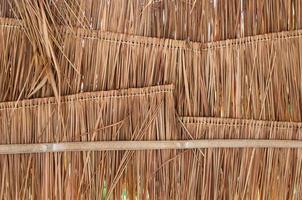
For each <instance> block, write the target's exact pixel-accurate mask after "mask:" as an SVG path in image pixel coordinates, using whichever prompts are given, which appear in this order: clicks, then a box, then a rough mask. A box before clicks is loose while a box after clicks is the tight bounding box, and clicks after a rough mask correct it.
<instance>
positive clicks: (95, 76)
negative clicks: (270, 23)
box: [2, 27, 302, 121]
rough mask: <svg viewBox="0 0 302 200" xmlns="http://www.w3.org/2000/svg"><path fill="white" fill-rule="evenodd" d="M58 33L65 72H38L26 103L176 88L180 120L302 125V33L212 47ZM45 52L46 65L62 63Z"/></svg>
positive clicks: (58, 56) (52, 69)
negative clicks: (230, 119)
mask: <svg viewBox="0 0 302 200" xmlns="http://www.w3.org/2000/svg"><path fill="white" fill-rule="evenodd" d="M2 31H4V32H6V31H9V30H8V28H7V27H6V28H3V30H2ZM58 32H59V33H61V34H59V36H58V38H59V40H60V41H62V43H61V44H60V45H58V46H57V47H56V50H55V52H56V65H58V66H59V67H60V72H59V73H58V71H57V69H56V65H55V64H53V65H52V67H50V69H49V70H48V71H47V73H46V72H44V71H43V73H41V69H42V68H49V65H47V66H45V65H46V64H44V65H43V64H41V65H42V66H41V67H42V68H41V67H40V68H41V69H37V70H36V71H33V70H32V71H31V73H33V74H32V75H31V77H33V79H31V80H32V81H34V83H31V84H28V83H26V84H24V85H26V86H25V87H26V88H27V87H29V88H27V89H26V90H25V91H26V92H24V95H23V97H31V96H36V97H39V96H40V95H41V94H43V95H44V96H46V95H47V96H51V95H54V92H51V90H53V91H56V90H58V89H57V88H59V89H60V94H61V95H68V94H74V93H77V92H89V91H98V90H110V89H120V88H128V87H143V86H152V85H158V84H167V83H174V84H175V86H176V90H175V91H176V95H175V99H176V102H177V111H178V112H179V114H180V115H189V116H215V117H233V118H253V119H272V120H285V121H287V120H291V121H299V120H301V115H300V113H301V112H300V110H301V107H300V105H301V97H302V94H301V90H300V89H299V88H300V87H301V83H302V81H301V66H300V63H301V59H302V57H301V55H300V53H299V52H300V51H301V50H300V48H301V45H302V42H301V41H302V40H301V35H302V34H301V31H293V32H282V33H278V34H269V35H261V36H254V37H247V38H243V39H238V40H230V41H222V42H214V43H207V44H201V43H187V42H184V41H176V40H161V39H156V38H146V37H139V36H130V35H120V34H114V33H104V32H99V31H89V30H86V29H73V30H69V29H65V28H64V27H61V28H60V29H59V30H58ZM63 33H64V34H63ZM9 41H10V40H9V39H8V40H5V42H6V43H9ZM37 52H38V53H36V54H37V57H36V60H38V61H37V62H38V63H45V62H46V61H47V62H46V63H49V62H50V63H53V62H54V61H52V60H47V59H45V57H46V56H45V55H44V54H43V51H41V52H40V53H39V51H37ZM26 59H30V58H28V57H26ZM32 60H33V58H32ZM45 60H46V61H45ZM4 61H5V60H4ZM2 66H4V67H5V66H7V63H3V65H2ZM35 66H37V65H35ZM289 66H290V67H289ZM17 67H18V66H17ZM45 71H46V70H45ZM12 72H14V71H12ZM38 72H39V73H38ZM48 73H50V75H51V76H48ZM15 76H16V75H14V74H13V75H12V76H10V79H11V80H10V82H11V86H10V87H11V88H15V87H16V86H15V85H14V84H15V83H14V81H15V78H14V77H15ZM49 77H54V78H53V79H51V78H49ZM6 80H7V77H5V78H4V79H3V81H5V82H7V81H6ZM18 81H20V80H19V79H18ZM21 85H22V84H21ZM29 85H31V86H29ZM19 88H20V86H19ZM54 89H56V90H54ZM12 94H13V93H12ZM14 98H16V95H15V96H14ZM14 98H13V97H10V98H9V97H8V98H6V99H5V100H15V99H14ZM293 111H297V112H293Z"/></svg>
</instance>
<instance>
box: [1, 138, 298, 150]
mask: <svg viewBox="0 0 302 200" xmlns="http://www.w3.org/2000/svg"><path fill="white" fill-rule="evenodd" d="M206 148H288V149H293V148H299V149H300V148H302V140H253V139H248V140H244V139H220V140H219V139H212V140H176V141H102V142H64V143H43V144H8V145H0V154H31V153H54V152H79V151H128V150H135V151H140V150H165V149H183V150H184V149H206Z"/></svg>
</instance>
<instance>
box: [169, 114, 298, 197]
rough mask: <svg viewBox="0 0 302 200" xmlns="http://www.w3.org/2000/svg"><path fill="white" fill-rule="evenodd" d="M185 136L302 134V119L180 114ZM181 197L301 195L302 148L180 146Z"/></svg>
mask: <svg viewBox="0 0 302 200" xmlns="http://www.w3.org/2000/svg"><path fill="white" fill-rule="evenodd" d="M180 122H181V125H182V128H183V131H182V134H183V136H182V137H183V138H185V139H237V138H240V139H283V140H284V139H290V140H301V139H302V124H301V123H288V122H276V121H257V120H240V119H223V118H192V117H191V118H186V117H185V118H181V119H180ZM174 162H175V163H179V164H180V166H179V167H180V169H181V170H183V171H185V173H184V172H183V171H179V173H178V174H177V175H176V176H179V177H181V181H180V186H179V187H180V188H188V190H185V191H182V192H180V193H181V195H182V197H183V199H300V198H301V191H302V179H301V175H302V174H301V165H302V156H301V150H300V149H261V148H248V149H246V148H243V149H238V148H237V149H229V148H225V149H223V148H217V149H200V150H194V151H180V153H179V156H178V157H177V158H175V160H174Z"/></svg>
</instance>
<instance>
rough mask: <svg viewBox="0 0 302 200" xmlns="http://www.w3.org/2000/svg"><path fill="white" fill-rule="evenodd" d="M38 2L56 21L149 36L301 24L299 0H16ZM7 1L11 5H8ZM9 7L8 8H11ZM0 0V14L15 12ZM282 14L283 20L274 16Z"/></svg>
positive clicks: (186, 36)
mask: <svg viewBox="0 0 302 200" xmlns="http://www.w3.org/2000/svg"><path fill="white" fill-rule="evenodd" d="M16 2H17V3H18V4H19V5H21V6H24V5H25V6H28V7H30V6H32V7H34V6H35V4H38V3H39V4H40V5H43V7H44V9H45V10H47V13H48V16H49V18H53V19H55V23H56V24H61V25H68V26H73V27H81V28H89V29H98V30H102V31H112V32H118V33H127V34H134V35H141V36H149V37H160V38H171V39H181V40H190V41H200V42H210V41H218V40H225V39H233V38H240V37H244V36H251V35H257V34H265V33H271V32H278V31H288V30H297V29H301V28H302V10H301V9H302V4H301V1H300V0H265V1H263V0H261V1H254V0H245V1H242V0H222V1H219V0H199V1H196V0H174V1H171V0H161V1H156V0H155V1H154V0H131V1H124V0H114V1H107V0H57V1H52V0H43V1H33V0H22V1H20V0H17V1H16ZM23 2H24V3H25V4H24V5H22V3H23ZM10 5H11V6H10ZM11 7H12V8H11ZM16 10H18V9H17V7H16V6H15V5H14V1H11V0H1V1H0V16H1V17H17V16H18V12H16ZM280 18H282V20H278V19H280Z"/></svg>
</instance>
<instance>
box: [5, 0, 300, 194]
mask: <svg viewBox="0 0 302 200" xmlns="http://www.w3.org/2000/svg"><path fill="white" fill-rule="evenodd" d="M51 2H53V1H31V0H24V1H17V0H16V1H14V2H9V4H10V6H12V10H11V11H5V12H3V11H2V10H5V9H6V8H7V6H4V7H1V8H0V10H1V14H2V13H4V16H10V15H11V12H13V16H14V17H15V18H16V19H17V20H18V21H16V22H17V23H18V25H15V24H14V23H15V22H11V21H12V20H8V21H10V22H7V19H1V22H3V21H4V22H5V23H2V25H1V30H0V32H1V33H0V34H1V39H0V44H1V46H4V47H5V48H1V49H0V58H1V59H0V63H1V65H0V68H1V69H4V70H0V73H1V76H0V82H1V84H0V89H1V92H0V94H1V101H10V100H12V101H14V102H13V103H10V105H11V109H9V110H10V111H9V112H8V113H7V114H5V115H3V118H1V122H2V123H3V124H2V126H4V128H3V130H5V131H4V132H3V133H2V134H3V136H4V137H3V140H1V142H5V143H13V142H15V143H28V142H31V141H34V142H36V141H42V142H43V141H45V142H48V141H50V142H57V141H66V140H68V139H70V140H72V141H74V140H76V137H75V136H76V135H73V134H72V133H74V134H75V133H81V135H80V136H79V138H80V139H82V138H84V139H86V140H89V139H90V140H92V139H98V138H102V139H104V140H105V139H112V140H113V139H117V140H125V139H141V138H140V137H139V134H138V135H136V137H133V138H131V137H130V134H125V135H123V134H121V135H122V136H124V137H122V136H121V135H119V134H114V133H116V132H117V131H122V130H124V129H122V128H124V127H122V128H119V127H120V126H119V125H121V124H123V123H122V121H121V120H122V119H120V120H119V118H120V117H121V116H124V117H125V116H126V118H127V117H128V118H127V119H129V118H131V117H133V120H128V121H131V123H130V122H129V123H128V126H127V128H126V130H125V133H132V132H135V133H142V132H145V128H135V127H148V128H146V129H147V130H149V128H150V127H153V126H152V125H153V122H154V121H155V122H157V123H158V126H156V128H154V127H153V128H154V129H155V130H156V131H154V130H153V129H152V130H153V131H154V132H155V133H156V137H157V138H156V139H160V140H167V139H172V138H174V139H175V138H176V137H177V136H179V135H178V131H177V130H179V129H180V128H179V129H176V131H175V132H173V131H167V132H163V131H162V129H164V128H165V127H166V126H167V125H169V122H170V121H173V120H175V118H173V117H171V118H170V117H166V115H169V114H171V113H173V111H172V110H173V108H175V109H176V111H177V113H178V115H180V116H190V117H192V116H211V117H223V118H238V119H237V121H236V120H235V123H234V122H233V121H231V122H230V120H225V119H216V118H215V119H207V120H208V121H207V120H206V121H207V122H206V123H204V122H202V120H200V119H198V120H196V121H194V120H193V122H194V123H193V124H191V120H192V119H190V120H189V121H186V120H184V121H182V120H180V122H179V123H180V124H181V127H182V131H183V132H182V133H181V138H180V139H183V138H184V139H194V138H196V139H198V138H200V139H207V138H209V139H213V138H217V139H220V138H221V139H226V138H231V139H233V138H236V137H238V138H241V139H242V138H247V139H251V138H255V139H258V138H262V137H264V138H266V139H275V138H276V139H297V140H299V139H300V135H299V134H300V128H293V127H295V126H296V124H295V123H292V121H294V122H299V121H301V112H300V110H301V107H300V105H301V91H300V88H301V83H302V81H301V66H300V63H301V55H300V47H301V31H300V30H297V31H296V29H299V27H300V25H301V20H300V18H301V16H300V13H301V12H300V9H301V6H300V3H299V1H237V0H236V1H232V2H230V3H228V4H227V3H226V2H224V1H192V2H191V4H190V2H189V3H188V2H184V1H160V2H155V1H154V2H153V1H148V2H146V4H143V3H144V2H143V3H142V5H143V6H144V7H143V12H141V11H140V9H135V8H137V7H140V6H141V5H138V4H137V5H136V4H135V3H136V2H138V1H131V3H133V4H129V6H128V4H126V3H122V2H120V1H112V2H110V3H109V4H105V3H104V4H102V6H104V7H106V8H105V9H107V11H108V12H103V13H104V16H99V15H96V16H91V17H90V18H89V17H87V16H86V17H85V15H88V16H89V15H90V13H93V14H92V15H94V14H95V12H97V8H98V6H95V5H97V3H99V2H102V1H93V3H91V4H90V3H89V2H88V3H87V1H85V4H84V3H83V2H81V1H65V0H64V1H57V3H58V4H52V3H51ZM106 2H107V1H106ZM140 2H141V1H140ZM241 2H242V3H241ZM116 3H117V4H118V5H119V6H116ZM174 4H175V5H177V6H176V7H177V10H178V11H177V12H176V14H177V15H175V18H173V17H171V15H174V14H172V13H170V11H171V10H173V8H176V7H173V6H174ZM3 5H4V4H3ZM88 5H93V6H91V8H92V10H91V9H90V8H88ZM120 5H121V6H120ZM86 6H87V7H86ZM166 8H169V11H168V10H167V9H166ZM171 8H172V9H171ZM195 8H196V10H195ZM60 9H63V10H60ZM119 9H120V10H119ZM163 9H164V11H166V14H167V15H161V14H162V11H163ZM165 9H166V10H165ZM83 10H85V12H82V11H83ZM112 10H113V12H112ZM129 10H131V11H132V12H127V11H129ZM174 10H175V9H174ZM86 11H87V12H86ZM90 11H91V12H90ZM109 11H111V12H109ZM189 11H190V15H189ZM202 11H205V12H206V13H205V16H204V17H203V16H202V13H203V12H202ZM219 11H222V12H219ZM137 12H138V13H140V14H141V15H142V17H137V14H133V13H137ZM157 12H158V13H157ZM168 12H169V13H168ZM179 12H180V13H184V14H179ZM83 13H84V14H83ZM112 13H118V14H115V15H114V16H116V18H114V17H112ZM128 13H130V14H129V15H128ZM155 13H156V14H155ZM163 13H164V12H163ZM61 14H64V15H61ZM157 14H158V15H157ZM170 14H171V15H170ZM200 15H201V16H202V17H200ZM108 16H110V18H109V17H108ZM163 16H165V17H163ZM166 16H169V17H167V18H166ZM184 16H185V17H184ZM256 16H257V17H256ZM279 16H283V17H284V19H285V20H275V19H278V18H279ZM129 18H131V19H132V20H129V21H134V22H133V24H126V23H125V22H126V20H128V19H129ZM164 18H165V19H169V21H165V20H164ZM225 18H226V19H227V20H222V19H225ZM99 19H106V20H105V22H104V21H103V20H99ZM111 19H113V20H111ZM174 19H175V20H174ZM176 19H177V20H176ZM89 20H90V21H89ZM115 20H116V22H113V21H115ZM124 20H125V21H124ZM170 20H171V21H170ZM190 20H192V21H190ZM197 20H201V22H200V23H199V22H197ZM164 21H165V22H164ZM242 21H245V23H242ZM161 22H163V23H161ZM176 22H177V23H176ZM178 22H181V23H178ZM191 22H192V24H191ZM127 23H128V22H127ZM178 24H182V26H178ZM190 24H191V25H190ZM198 24H201V25H200V26H198ZM116 25H118V26H116ZM128 25H129V26H128ZM155 25H156V26H155ZM192 25H194V28H192V27H193V26H192ZM20 27H21V29H20ZM114 27H117V28H116V29H115V28H114ZM133 27H134V28H133ZM151 27H153V28H152V29H151ZM93 29H96V30H93ZM104 30H109V31H113V32H121V33H126V34H120V33H112V32H102V31H104ZM280 30H291V31H289V32H281V33H270V32H275V31H280ZM259 33H270V34H268V35H258V36H252V37H246V38H241V37H243V36H249V35H255V34H259ZM130 34H136V35H141V36H134V35H130ZM146 36H152V37H161V38H163V37H165V38H176V39H185V40H192V41H202V42H204V41H216V40H220V39H229V38H240V39H234V40H230V41H221V42H210V43H206V44H205V43H198V42H197V43H196V42H195V43H194V42H190V41H179V40H169V39H160V38H150V37H146ZM170 83H173V84H174V85H175V91H174V100H175V105H174V103H172V102H173V100H172V95H170V96H169V99H170V100H169V103H167V102H166V101H163V102H161V101H156V102H155V103H154V105H153V103H152V105H153V107H152V106H151V107H152V109H147V108H149V107H148V105H149V103H150V102H149V100H146V101H144V102H145V103H146V102H147V103H146V104H147V105H146V104H144V103H142V102H141V101H140V103H142V104H143V105H141V104H140V103H137V104H135V103H133V102H132V101H130V100H129V101H127V102H126V103H125V104H118V103H117V105H118V107H119V106H120V109H112V108H111V107H110V106H108V107H110V109H109V108H108V109H106V105H104V104H102V105H103V107H102V106H101V108H100V111H99V112H97V111H98V110H96V109H93V108H95V107H97V106H98V105H95V107H93V106H91V105H90V104H93V102H94V101H89V103H87V104H89V106H88V107H89V108H88V107H85V106H84V107H82V106H78V107H75V108H74V107H72V106H71V107H70V110H68V111H69V112H67V111H66V105H64V103H62V102H64V97H63V96H64V95H71V94H77V95H78V93H82V92H93V91H102V90H113V89H122V88H129V87H133V88H137V87H148V86H154V85H161V84H170ZM50 96H52V98H50V99H52V100H51V101H52V102H53V103H49V102H48V103H47V108H45V107H44V108H43V109H45V111H43V112H42V111H33V112H32V113H30V117H28V118H26V117H25V116H26V115H27V114H28V113H26V112H20V113H18V109H17V110H15V111H12V110H14V108H15V109H16V108H17V107H18V105H20V103H22V102H23V101H21V100H22V99H30V98H37V97H50ZM53 96H55V98H53ZM156 96H157V95H156ZM62 99H63V100H62ZM44 100H45V99H44ZM48 100H49V99H46V100H45V101H48ZM29 101H36V100H29ZM39 101H40V100H38V102H39ZM69 103H71V102H69ZM108 104H114V101H109V102H108ZM150 104H151V103H150ZM125 105H127V106H125ZM137 105H138V106H137ZM40 106H42V107H43V105H38V107H40ZM128 106H129V107H131V108H132V109H134V110H136V108H141V110H144V111H145V112H143V113H145V114H146V113H147V117H142V118H140V117H139V116H140V115H139V114H142V113H141V110H139V111H137V110H136V112H137V113H139V114H138V115H131V117H129V115H128V113H127V112H126V111H125V110H124V109H126V108H127V107H128ZM91 107H93V108H91ZM5 109H6V108H5ZM22 109H25V108H23V107H22ZM43 109H42V110H43ZM102 109H104V110H102ZM163 110H164V111H163ZM51 111H52V112H51ZM88 111H91V113H93V117H91V116H90V115H89V116H88V117H87V116H86V115H87V112H88ZM147 111H150V112H147ZM107 112H108V113H109V114H108V115H107V117H106V118H104V119H105V121H106V120H107V121H108V124H109V126H110V127H107V128H108V129H109V130H111V129H113V131H112V132H111V131H109V132H111V133H112V134H111V135H110V136H108V135H106V134H105V133H104V135H101V136H100V135H98V134H95V136H94V137H92V136H91V134H89V133H88V132H87V131H86V129H89V130H91V129H92V130H95V129H98V127H96V126H95V124H99V123H93V122H99V121H101V119H102V118H101V117H103V116H101V117H99V118H98V117H97V113H102V114H103V113H107ZM112 112H113V113H112ZM12 113H18V115H14V114H12ZM45 113H47V114H45ZM110 113H111V114H110ZM125 113H127V115H126V114H125ZM159 113H161V114H162V115H160V116H158V114H159ZM104 115H105V114H104ZM37 116H42V117H37ZM163 116H165V117H163ZM53 117H55V118H56V120H55V121H52V120H50V119H51V118H53ZM77 117H78V118H77ZM74 118H77V119H78V120H77V123H72V119H74ZM242 118H246V119H248V120H251V119H257V120H276V121H280V120H282V121H288V122H291V123H289V124H288V126H289V127H286V126H287V125H285V127H286V128H285V129H284V128H280V127H283V126H284V124H283V123H281V125H280V124H279V125H276V124H278V122H274V123H272V122H259V121H254V120H251V121H245V120H241V119H242ZM22 119H24V120H22ZM131 119H132V118H131ZM5 120H6V121H5ZM215 120H216V122H215ZM220 120H221V121H220ZM209 121H210V122H209ZM212 121H214V122H215V123H212ZM20 122H22V123H20ZM200 122H201V124H200ZM44 123H46V124H47V123H50V125H48V126H46V128H45V126H44V127H43V126H42V125H41V124H44ZM90 123H92V124H90ZM112 123H113V124H112ZM137 123H142V124H143V125H144V126H142V125H141V126H135V124H137ZM188 123H189V124H188ZM254 123H255V124H254ZM263 123H264V124H266V125H265V126H262V125H261V124H263ZM279 123H280V122H279ZM221 124H223V125H221ZM230 124H231V126H230ZM259 124H260V125H261V126H259ZM36 126H37V127H36ZM275 126H276V127H275ZM32 127H34V128H36V129H35V130H34V131H28V132H27V133H28V134H24V130H28V129H30V128H32ZM103 128H104V127H103ZM107 128H106V131H105V130H103V129H102V128H101V129H102V130H100V131H101V132H106V133H108V132H107V131H108V130H107ZM69 129H75V130H79V131H73V132H68V130H69ZM171 129H172V128H171ZM37 130H38V131H37ZM7 131H11V132H12V134H7V135H6V134H5V133H7ZM37 132H38V133H39V135H38V136H33V135H32V134H35V133H37ZM43 132H46V133H48V134H43ZM68 133H69V134H68ZM92 135H94V134H92ZM279 137H280V138H279ZM84 139H83V140H84ZM145 139H146V140H151V139H153V138H145ZM299 151H300V150H297V149H295V150H292V149H283V150H279V149H274V150H273V149H233V150H226V149H207V150H194V151H187V150H174V151H173V150H172V151H171V150H170V151H138V152H132V151H127V152H124V154H121V153H116V152H113V153H112V152H111V153H110V152H88V153H86V152H85V153H80V152H77V153H54V154H46V155H44V154H43V155H40V154H32V155H29V156H26V155H22V156H19V155H10V156H1V159H3V160H2V161H1V163H5V164H3V165H1V166H2V168H1V166H0V169H1V175H2V176H3V177H4V178H2V177H1V180H2V182H1V184H2V186H1V192H0V194H1V196H0V198H2V197H6V198H8V199H9V198H11V199H13V198H16V196H17V197H20V198H21V199H22V198H23V199H27V197H28V196H30V197H33V198H37V199H40V198H42V199H47V198H48V197H49V198H56V197H58V198H66V199H75V198H78V199H87V198H88V199H89V198H90V199H93V198H96V197H101V196H102V195H103V189H102V188H104V187H103V186H102V184H104V183H106V184H108V190H107V189H106V190H107V194H106V197H108V198H118V197H120V196H121V193H122V192H125V188H127V192H126V193H127V195H129V199H133V198H135V197H136V198H138V199H144V198H145V199H147V198H150V199H186V198H189V199H194V198H202V199H221V198H231V199H233V198H235V199H245V198H246V199H259V198H260V199H261V198H263V199H299V198H300V196H301V194H300V190H301V189H300V188H301V185H300V177H301V175H300V165H301V164H300V161H301V158H300V153H299ZM97 158H98V159H99V160H98V159H97ZM41 163H42V164H41ZM69 163H71V164H70V165H69ZM12 166H13V167H12ZM73 166H76V169H74V168H72V167H73ZM42 169H43V170H42ZM99 169H100V170H99ZM94 172H95V173H94ZM113 172H115V173H114V175H113V174H112V173H113ZM51 173H54V174H55V175H54V176H52V174H51ZM61 174H63V175H64V176H61ZM79 174H81V176H80V177H79V176H78V175H79ZM107 175H108V176H107ZM66 177H68V179H67V178H66ZM99 177H103V178H101V181H99V179H98V178H99ZM104 177H105V178H104ZM64 178H66V179H64ZM196 179H197V180H196ZM3 180H4V181H3ZM65 180H66V181H65ZM16 183H17V184H16ZM36 183H41V184H40V185H38V186H37V185H36ZM54 183H57V184H54ZM8 185H10V186H11V187H8ZM28 185H30V187H27V186H28ZM52 185H54V189H53V188H51V187H50V186H52ZM41 188H43V189H45V190H43V192H41V190H40V189H41ZM183 188H185V189H183ZM280 188H281V189H280ZM101 190H102V191H101ZM65 191H66V192H65ZM280 191H282V194H280ZM56 195H57V196H56ZM64 195H66V196H64Z"/></svg>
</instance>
